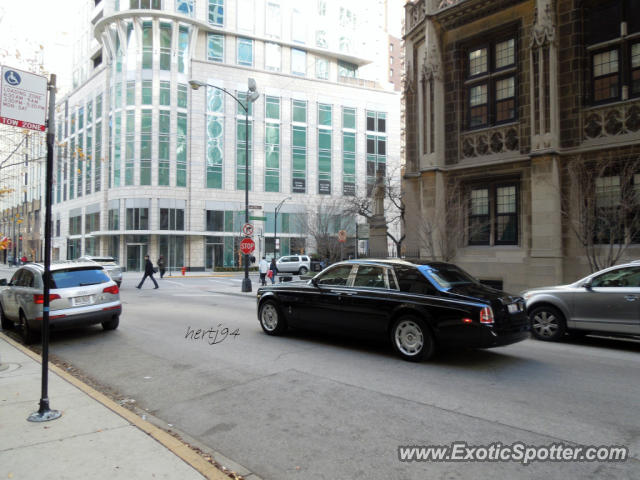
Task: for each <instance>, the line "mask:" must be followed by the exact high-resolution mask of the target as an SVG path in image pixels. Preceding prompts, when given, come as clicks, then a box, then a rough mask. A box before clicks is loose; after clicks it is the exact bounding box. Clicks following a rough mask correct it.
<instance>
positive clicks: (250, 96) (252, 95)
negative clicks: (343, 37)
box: [189, 78, 260, 292]
mask: <svg viewBox="0 0 640 480" xmlns="http://www.w3.org/2000/svg"><path fill="white" fill-rule="evenodd" d="M189 85H191V88H192V89H194V90H198V89H199V88H200V87H211V88H215V89H216V90H220V91H222V92H224V93H226V94H227V95H229V96H230V97H231V98H233V99H234V100H235V101H236V102H238V105H240V106H241V107H242V109H243V110H244V223H249V104H250V103H253V102H255V101H256V100H257V99H258V97H259V96H260V94H259V93H258V91H257V86H256V81H255V80H254V79H253V78H250V79H249V80H248V84H247V100H246V105H245V104H243V103H242V102H241V101H240V100H238V98H237V97H236V96H235V95H234V94H232V93H231V92H229V91H228V90H226V89H224V88H222V87H217V86H215V85H211V84H209V83H205V82H201V81H199V80H189ZM242 291H243V292H250V291H251V279H250V278H249V255H247V254H245V255H244V279H243V280H242Z"/></svg>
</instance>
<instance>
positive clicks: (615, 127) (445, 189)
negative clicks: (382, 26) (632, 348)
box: [403, 0, 640, 292]
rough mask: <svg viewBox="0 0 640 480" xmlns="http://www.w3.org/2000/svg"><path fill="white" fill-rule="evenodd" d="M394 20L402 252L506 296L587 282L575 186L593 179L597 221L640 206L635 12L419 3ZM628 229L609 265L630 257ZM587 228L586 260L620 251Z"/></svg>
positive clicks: (632, 245)
mask: <svg viewBox="0 0 640 480" xmlns="http://www.w3.org/2000/svg"><path fill="white" fill-rule="evenodd" d="M405 10H406V12H405V37H404V40H405V48H406V51H405V64H406V71H405V73H406V81H405V86H404V100H405V104H406V124H407V131H406V135H407V143H406V169H405V175H404V179H403V185H404V189H405V198H406V201H407V205H408V208H407V212H408V218H407V224H406V225H407V226H406V231H407V251H412V250H413V249H415V250H419V251H420V255H421V256H422V257H428V258H445V259H448V260H451V261H453V262H455V263H457V264H459V265H460V266H462V267H463V268H465V269H467V270H468V271H469V272H470V273H472V274H474V275H475V276H477V277H478V278H480V279H482V280H486V281H491V282H494V283H495V284H496V285H498V286H502V287H504V288H505V289H507V290H510V291H514V292H517V291H519V290H522V289H525V288H529V287H534V286H540V285H548V284H560V283H565V282H570V281H574V280H576V279H578V278H580V276H582V275H585V274H588V273H589V272H590V271H591V270H592V269H593V268H594V267H593V265H592V263H591V262H590V261H589V259H590V257H589V255H588V254H587V250H586V249H585V247H584V245H583V243H582V242H581V241H579V237H578V235H576V229H577V228H578V229H579V228H581V227H580V215H584V214H585V213H584V212H585V209H584V205H585V203H588V202H587V201H586V198H587V195H582V196H581V195H579V194H578V191H577V190H576V188H577V187H576V183H577V182H576V178H575V177H576V175H575V173H576V172H580V171H581V169H582V171H587V169H590V168H591V169H594V174H593V178H592V182H591V185H590V187H589V188H588V189H587V193H588V194H589V195H592V196H593V199H592V200H593V201H592V202H591V203H589V205H590V207H589V208H591V207H593V208H599V210H598V211H599V212H600V211H602V210H603V205H605V204H607V205H608V207H612V210H610V211H611V212H613V211H614V210H615V208H613V207H615V206H616V205H618V204H619V201H620V200H619V199H620V197H621V196H624V192H627V191H632V192H634V191H635V192H636V199H637V192H640V175H638V174H637V173H634V172H631V173H629V172H628V171H627V170H628V169H626V168H624V166H625V165H630V164H635V163H636V162H637V161H638V158H640V10H639V4H638V2H634V1H630V0H612V1H597V2H596V1H577V0H420V1H414V2H409V3H407V4H406V6H405ZM607 162H609V163H608V164H610V165H611V168H607V169H600V170H599V172H598V173H597V174H596V173H595V171H598V167H599V165H604V164H607ZM577 165H580V166H581V168H576V166H577ZM623 172H624V173H623ZM639 173H640V172H639ZM638 208H640V207H638V205H637V204H635V207H633V208H632V210H634V211H635V212H636V213H634V215H636V214H637V211H638ZM618 210H620V208H619V207H618ZM618 214H619V213H616V215H618ZM625 215H630V214H629V213H627V214H625ZM589 218H591V217H589ZM621 218H622V217H621ZM627 218H628V217H624V219H622V220H621V228H620V234H619V237H620V238H619V239H617V240H616V242H615V243H616V244H617V245H623V247H626V250H625V251H624V254H623V255H622V256H621V257H620V258H619V259H618V261H622V260H624V259H630V258H638V255H640V245H637V244H636V242H637V241H638V235H637V231H636V230H634V227H630V226H628V225H626V222H627V220H626V219H627ZM622 224H624V225H622ZM598 228H599V229H600V230H598V231H595V230H594V232H593V233H592V234H591V235H589V236H588V239H587V243H595V246H592V247H591V250H590V252H591V253H592V254H593V252H596V255H602V254H605V253H606V250H607V249H609V250H615V251H617V249H618V248H619V247H613V248H612V247H611V246H607V245H601V244H604V243H608V242H604V241H603V240H602V236H598V235H597V233H598V232H599V231H601V230H602V227H601V226H600V227H596V230H597V229H598ZM635 228H636V229H637V226H636V227H635ZM596 236H597V237H598V240H594V238H592V237H596ZM582 238H583V239H584V236H583V237H582ZM607 238H610V237H607ZM638 243H640V242H638Z"/></svg>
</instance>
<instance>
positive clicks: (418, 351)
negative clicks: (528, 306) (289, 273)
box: [257, 260, 529, 361]
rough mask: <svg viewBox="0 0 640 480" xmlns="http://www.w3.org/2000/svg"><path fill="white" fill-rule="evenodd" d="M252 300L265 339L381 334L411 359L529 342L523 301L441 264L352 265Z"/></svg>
mask: <svg viewBox="0 0 640 480" xmlns="http://www.w3.org/2000/svg"><path fill="white" fill-rule="evenodd" d="M257 297H258V320H259V322H260V325H261V326H262V329H263V330H264V332H265V333H266V334H268V335H281V334H283V333H284V332H285V331H286V330H287V328H288V327H302V328H308V329H320V330H324V331H328V330H339V331H341V332H345V331H347V332H350V333H352V334H355V335H364V334H367V335H369V334H374V335H379V336H386V337H387V338H388V339H389V340H390V341H391V344H392V345H393V348H394V349H395V350H396V352H397V353H398V354H399V355H400V356H401V357H402V358H404V359H406V360H410V361H419V360H425V359H428V358H429V357H431V356H432V355H433V353H434V352H435V351H436V349H437V348H438V347H443V346H447V347H451V346H453V347H456V346H459V347H482V348H486V347H497V346H501V345H509V344H511V343H515V342H519V341H521V340H524V339H525V338H528V336H529V322H528V319H527V314H526V311H525V302H524V299H523V298H522V297H518V296H511V295H509V294H507V293H504V292H502V291H500V290H495V289H493V288H490V287H487V286H485V285H482V284H480V283H479V282H478V280H476V279H475V278H473V277H472V276H471V275H469V274H468V273H466V272H465V271H464V270H462V269H461V268H459V267H457V266H455V265H453V264H449V263H443V262H424V263H410V262H406V261H403V260H350V261H345V262H340V263H336V264H334V265H331V266H330V267H328V268H326V269H325V270H323V271H322V272H320V273H319V274H317V275H316V276H315V277H313V278H312V279H311V280H309V281H300V282H285V283H281V284H277V285H272V286H266V287H261V288H259V289H258V293H257Z"/></svg>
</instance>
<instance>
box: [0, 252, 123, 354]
mask: <svg viewBox="0 0 640 480" xmlns="http://www.w3.org/2000/svg"><path fill="white" fill-rule="evenodd" d="M43 274H44V266H43V265H42V264H40V263H30V264H27V265H25V266H23V267H20V268H19V269H18V270H17V271H16V272H15V273H14V274H13V277H12V278H11V281H10V282H9V283H7V284H6V286H3V287H0V321H1V324H2V328H3V329H5V330H6V329H9V328H12V327H13V326H14V324H17V326H18V328H19V331H20V335H21V336H22V339H23V341H24V343H31V342H33V341H35V340H36V339H37V336H36V332H37V331H39V330H40V329H41V325H42V305H43V303H44V295H43V289H44V282H43V279H42V276H43ZM4 282H5V283H6V279H5V280H4ZM49 288H50V291H49V309H50V314H49V321H50V325H51V329H52V330H53V329H62V328H72V327H78V326H84V325H94V324H97V323H101V324H102V328H104V329H105V330H115V329H116V328H118V324H119V322H120V320H119V318H120V313H121V312H122V304H121V303H120V291H119V289H118V286H117V285H116V284H115V282H114V281H113V280H111V278H109V276H108V275H107V274H106V273H105V271H104V269H103V268H102V267H101V266H100V265H97V264H96V263H93V262H64V263H56V264H52V265H51V284H50V285H49Z"/></svg>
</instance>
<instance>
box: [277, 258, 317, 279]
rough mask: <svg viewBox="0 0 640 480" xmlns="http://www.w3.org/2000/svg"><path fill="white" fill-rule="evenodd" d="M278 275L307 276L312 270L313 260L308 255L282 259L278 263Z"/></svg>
mask: <svg viewBox="0 0 640 480" xmlns="http://www.w3.org/2000/svg"><path fill="white" fill-rule="evenodd" d="M276 268H277V269H278V273H297V274H299V275H304V274H306V273H307V272H308V271H309V270H311V259H310V258H309V257H308V256H307V255H289V256H288V257H280V258H279V259H278V261H277V262H276Z"/></svg>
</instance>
